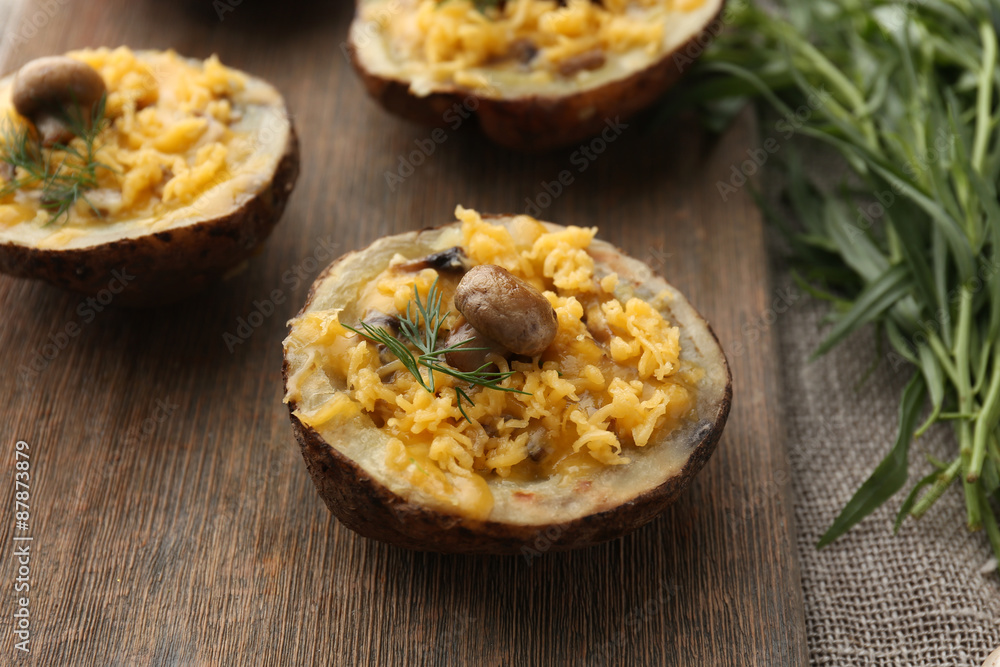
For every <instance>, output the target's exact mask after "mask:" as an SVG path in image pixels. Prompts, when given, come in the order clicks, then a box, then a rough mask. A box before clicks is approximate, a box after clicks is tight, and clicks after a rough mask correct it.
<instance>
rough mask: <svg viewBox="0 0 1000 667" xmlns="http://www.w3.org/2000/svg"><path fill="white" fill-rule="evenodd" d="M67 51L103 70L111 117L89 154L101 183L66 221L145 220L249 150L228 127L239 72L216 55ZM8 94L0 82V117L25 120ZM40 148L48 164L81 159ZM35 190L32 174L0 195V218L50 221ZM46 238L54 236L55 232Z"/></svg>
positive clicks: (199, 188)
mask: <svg viewBox="0 0 1000 667" xmlns="http://www.w3.org/2000/svg"><path fill="white" fill-rule="evenodd" d="M67 55H68V56H69V57H71V58H75V59H77V60H80V61H82V62H85V63H87V64H88V65H90V66H91V67H93V68H94V69H95V70H96V71H97V72H98V73H99V74H100V75H101V77H102V78H103V79H104V82H105V84H106V86H107V88H108V93H107V100H106V112H105V115H106V118H107V119H108V120H109V121H110V123H109V126H108V128H107V129H106V130H105V131H104V132H102V133H101V135H100V136H99V137H98V138H97V141H96V146H97V148H98V150H97V153H96V159H97V161H98V162H100V163H101V164H102V165H104V167H102V168H99V169H98V170H97V176H98V188H96V189H94V190H91V191H89V192H87V193H86V200H84V199H80V200H78V201H77V202H76V205H75V207H74V208H73V209H72V210H71V212H70V217H69V219H68V220H67V221H66V224H65V225H64V226H65V227H69V228H75V227H78V228H87V227H92V226H95V225H108V224H113V223H115V222H119V221H122V220H139V219H145V220H147V221H148V224H149V225H151V226H152V225H154V224H155V221H156V220H158V219H160V218H162V216H164V215H165V214H166V213H168V212H171V211H175V210H177V209H179V208H181V207H184V206H187V205H189V204H191V203H192V202H193V201H195V200H196V199H197V198H198V197H199V196H200V195H202V194H203V193H204V192H206V191H207V190H208V189H210V188H212V187H213V186H215V185H217V184H219V183H221V182H224V181H226V180H227V179H228V178H230V177H231V175H232V173H233V172H234V171H235V170H237V168H238V165H240V164H241V163H242V162H243V161H245V160H246V159H247V157H248V156H249V155H250V154H251V152H252V150H253V148H252V146H251V143H252V142H251V141H250V137H249V136H248V134H247V133H246V132H245V131H239V130H234V129H233V127H232V126H233V125H234V123H236V122H238V121H239V120H240V118H241V110H240V109H237V108H235V107H234V104H233V102H232V98H233V96H234V95H237V94H238V93H240V92H241V91H243V90H244V88H245V84H246V78H245V76H244V75H243V74H241V73H240V72H237V71H235V70H232V69H229V68H227V67H225V66H223V65H222V64H221V63H220V62H219V60H218V58H216V57H215V56H212V57H210V58H209V59H208V60H206V61H204V62H198V61H191V60H187V59H184V58H181V57H180V56H178V55H177V54H176V53H174V52H173V51H167V52H164V53H157V54H153V55H150V54H143V57H140V55H139V54H136V53H133V52H132V51H131V50H130V49H128V48H126V47H121V48H117V49H114V50H109V49H97V50H83V51H74V52H71V53H69V54H67ZM9 93H10V91H9V90H3V91H0V123H6V124H10V125H12V126H14V127H17V126H21V125H23V124H24V123H26V122H27V121H26V120H24V119H23V118H21V117H20V116H18V115H17V112H16V111H14V109H13V108H12V106H11V103H10V94H9ZM70 147H71V148H72V149H75V150H77V151H81V150H82V149H83V148H84V143H83V141H82V140H81V139H79V138H76V139H73V141H71V142H70ZM45 153H46V154H47V157H48V159H49V160H50V161H51V163H52V164H59V163H60V162H62V161H64V160H65V161H68V162H69V163H79V160H78V159H77V158H75V157H74V156H73V155H70V154H68V153H67V152H65V151H58V150H51V151H50V150H48V149H46V150H45ZM24 176H25V174H24V173H23V172H21V171H20V170H18V172H17V173H16V174H15V177H16V178H22V177H24ZM0 187H2V179H0ZM40 197H41V184H40V183H37V182H36V183H29V184H27V185H25V186H23V187H21V188H20V189H18V190H16V191H14V192H12V193H10V194H8V195H7V196H6V197H3V198H2V199H0V227H10V226H13V225H17V224H20V223H24V222H33V223H35V224H38V225H44V224H45V223H47V222H49V220H50V218H51V216H50V214H49V213H48V212H47V211H45V210H44V209H43V208H42V207H41V205H40ZM98 212H99V214H100V215H98ZM49 242H50V244H52V245H60V243H59V237H58V236H53V237H52V238H51V239H49Z"/></svg>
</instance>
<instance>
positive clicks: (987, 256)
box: [686, 0, 1000, 558]
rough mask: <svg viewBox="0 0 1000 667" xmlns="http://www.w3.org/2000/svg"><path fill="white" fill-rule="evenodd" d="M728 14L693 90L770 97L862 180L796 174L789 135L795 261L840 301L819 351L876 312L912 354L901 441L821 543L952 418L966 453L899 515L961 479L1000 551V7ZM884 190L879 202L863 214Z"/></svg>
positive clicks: (980, 524)
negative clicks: (839, 184) (823, 181)
mask: <svg viewBox="0 0 1000 667" xmlns="http://www.w3.org/2000/svg"><path fill="white" fill-rule="evenodd" d="M726 19H727V20H728V22H729V23H730V26H729V30H728V31H727V32H725V33H724V34H723V36H722V37H721V38H720V39H719V40H717V42H716V44H715V46H714V47H713V48H711V49H710V50H709V52H708V53H706V54H705V57H704V58H703V59H702V61H701V64H700V66H699V69H698V71H699V73H698V74H697V75H695V76H694V77H693V79H692V81H691V85H690V87H688V89H687V91H686V95H687V100H688V101H690V100H694V101H695V102H698V103H701V104H703V105H705V106H706V108H712V109H716V110H718V109H721V108H730V109H731V108H733V104H732V102H733V99H734V98H739V97H741V96H748V95H749V96H758V97H759V98H760V99H761V100H763V101H764V102H766V103H767V104H768V105H769V106H770V107H772V108H773V109H774V110H776V111H777V113H778V114H780V115H781V116H782V117H784V119H785V120H786V123H787V124H788V125H789V126H790V127H795V128H797V132H798V133H799V134H801V135H804V136H806V137H810V138H812V139H815V140H819V141H822V142H825V143H826V144H828V145H829V146H831V147H833V149H835V150H836V151H837V152H838V153H839V154H840V155H841V156H842V157H843V158H844V161H845V163H846V166H847V171H848V173H849V174H850V179H849V181H847V182H850V183H851V187H848V186H846V185H845V186H844V187H843V188H842V189H841V190H840V191H839V192H835V193H827V192H824V191H823V190H821V189H820V188H819V187H817V186H816V185H815V184H813V183H812V182H810V181H809V180H807V179H806V178H805V177H803V176H802V170H801V165H800V164H799V163H798V160H797V158H796V157H795V152H794V146H793V145H789V146H787V147H785V148H783V152H782V155H785V156H788V157H789V158H791V159H786V160H785V161H784V163H783V174H784V177H785V179H786V182H787V184H788V187H787V193H786V194H787V200H788V204H789V206H790V208H791V210H792V212H793V213H794V217H795V219H796V220H797V221H798V223H799V225H800V226H799V227H797V228H795V229H791V228H789V227H787V226H786V229H788V230H789V239H790V241H791V247H792V250H793V255H794V258H793V259H794V261H796V262H798V264H799V265H800V266H801V267H803V268H802V275H804V276H805V279H806V281H807V282H808V283H809V289H810V290H811V292H812V293H813V294H815V295H818V296H821V297H823V298H827V299H829V300H830V301H831V302H833V304H834V306H835V308H834V312H833V315H832V320H833V326H832V328H831V330H830V332H829V334H828V336H827V338H826V339H825V340H824V341H823V343H822V344H821V345H820V348H819V349H818V350H817V354H822V353H824V352H826V351H827V350H829V349H831V348H832V347H833V346H835V345H836V344H837V343H839V342H841V341H843V340H844V339H845V338H846V337H847V336H848V335H849V334H850V333H852V332H853V331H855V330H857V329H858V328H860V327H862V326H865V325H867V324H871V323H874V324H875V325H876V326H877V327H878V328H879V329H880V330H881V331H882V332H884V333H885V336H886V338H887V339H888V341H889V342H890V344H891V346H892V352H891V353H890V354H891V355H892V358H893V359H897V360H905V361H907V362H909V363H910V364H912V365H913V367H914V372H913V376H912V379H911V380H910V382H909V384H908V385H907V387H906V389H905V390H904V392H903V395H902V400H901V405H900V427H899V435H898V438H897V440H896V442H895V444H894V445H893V447H892V450H891V451H890V453H889V455H888V456H887V457H886V458H885V459H884V460H883V461H882V462H881V463H880V464H879V465H878V467H877V468H876V469H875V472H874V473H873V474H872V476H871V477H870V478H869V479H868V480H867V481H866V482H865V483H864V485H863V486H862V487H861V488H860V489H859V490H858V492H857V493H856V494H855V496H854V497H853V498H852V499H851V501H850V502H849V503H848V505H847V507H845V508H844V510H843V511H842V513H841V514H840V516H838V517H837V519H836V521H835V522H834V524H833V525H832V526H831V527H830V529H829V530H828V531H827V533H826V534H825V535H824V536H823V537H822V539H821V540H820V546H823V545H825V544H828V543H829V542H831V541H833V540H834V539H836V538H837V537H839V536H840V535H842V534H844V533H845V532H846V531H848V530H849V529H850V528H851V527H852V526H854V525H855V524H856V523H857V522H858V521H860V520H861V519H862V518H864V517H865V516H867V515H868V514H869V513H871V512H872V511H873V510H874V509H875V508H876V507H878V506H879V505H881V504H882V503H884V502H885V501H886V500H887V499H888V498H889V497H891V496H892V495H893V494H895V493H896V492H897V491H899V490H900V489H902V488H903V487H904V485H905V484H906V478H907V464H908V456H909V448H910V444H911V441H912V440H913V438H914V437H915V436H919V435H920V434H921V433H923V432H924V431H926V430H927V428H928V427H930V426H931V425H932V424H934V423H937V422H940V421H949V422H951V424H953V426H954V429H955V432H956V435H957V441H958V449H957V451H956V453H955V455H954V457H953V458H952V459H951V460H950V461H944V462H933V461H932V463H933V464H934V465H935V467H936V468H937V469H936V470H935V471H934V472H933V473H931V474H930V475H928V476H927V477H925V478H924V479H922V480H920V481H919V482H918V483H917V484H916V485H915V486H914V487H913V488H912V490H911V492H910V494H909V496H908V497H907V498H906V500H905V501H904V502H903V504H902V507H901V509H900V511H899V515H898V518H897V521H896V528H897V529H898V528H899V525H900V523H901V522H902V521H903V519H904V518H905V517H906V516H907V515H911V516H914V517H920V516H921V515H923V514H924V513H925V512H926V511H927V510H928V508H929V507H930V506H931V505H932V504H933V503H934V502H935V501H936V500H937V499H938V498H939V497H941V495H942V494H943V493H944V492H945V491H946V490H947V489H948V487H949V486H951V485H953V484H955V483H957V484H959V485H960V486H961V487H962V492H963V493H964V494H965V501H966V508H967V523H968V527H969V528H970V529H971V530H978V529H985V531H986V534H987V536H988V538H989V541H990V543H991V545H992V547H993V550H994V552H995V553H996V554H997V556H998V558H1000V529H998V525H997V516H998V513H997V512H998V510H997V501H998V500H1000V490H998V489H1000V444H998V439H1000V429H998V422H1000V204H998V199H997V182H998V178H1000V104H998V101H1000V94H998V91H1000V71H998V68H997V42H998V38H997V29H998V25H1000V3H998V0H913V1H907V2H898V1H897V2H893V1H889V0H838V1H836V2H831V1H828V0H819V1H811V2H803V3H799V2H788V3H787V4H786V5H785V6H783V7H781V8H780V9H779V11H778V12H777V13H768V12H766V11H764V10H761V9H759V8H756V7H754V6H752V5H748V4H743V5H737V6H735V8H731V9H730V10H729V13H727V14H726ZM817 100H819V103H817V102H816V101H817ZM803 110H805V111H804V112H803ZM857 183H860V184H861V186H860V187H856V186H855V184H857ZM876 201H878V203H879V206H878V208H874V209H873V210H875V211H876V212H879V210H880V209H881V215H874V216H867V215H866V216H860V215H858V214H857V213H856V207H857V206H858V205H859V204H862V203H864V204H865V205H873V204H874V203H875V202H876ZM769 213H770V214H771V217H774V218H775V219H777V220H779V222H780V216H777V215H775V214H774V212H769ZM782 224H784V223H782ZM928 401H929V403H930V409H931V412H930V417H929V418H928V419H927V420H926V421H924V423H923V424H920V423H919V415H920V413H921V411H922V409H923V408H924V405H925V404H926V403H927V402H928Z"/></svg>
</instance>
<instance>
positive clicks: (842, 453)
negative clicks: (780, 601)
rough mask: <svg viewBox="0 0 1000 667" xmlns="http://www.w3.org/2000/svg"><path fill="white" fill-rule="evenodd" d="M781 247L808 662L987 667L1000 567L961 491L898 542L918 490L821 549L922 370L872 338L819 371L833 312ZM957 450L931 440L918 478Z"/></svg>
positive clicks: (782, 325)
mask: <svg viewBox="0 0 1000 667" xmlns="http://www.w3.org/2000/svg"><path fill="white" fill-rule="evenodd" d="M771 234H772V237H773V236H774V232H773V231H772V232H771ZM771 241H772V242H771V250H772V252H771V256H772V258H774V259H773V264H774V266H773V277H774V284H775V287H776V289H777V290H778V291H781V290H787V291H785V292H784V298H785V299H786V300H790V301H792V304H791V306H790V307H789V308H788V309H787V310H786V311H785V312H784V313H783V314H776V315H775V317H774V318H773V325H772V326H774V327H775V328H776V334H777V338H778V344H779V358H780V359H781V362H782V366H781V372H782V375H783V378H782V379H783V381H784V391H785V402H784V406H785V413H786V417H787V423H788V454H789V462H790V468H791V474H792V488H793V491H794V496H795V499H794V500H795V519H796V524H797V532H798V545H799V554H800V562H801V567H802V585H803V589H804V595H805V606H806V626H807V630H808V637H809V650H810V657H811V662H812V664H814V665H838V666H839V665H970V666H973V667H980V665H982V664H983V661H984V660H985V659H986V657H987V656H988V655H989V654H990V652H992V651H993V649H995V648H996V647H997V646H1000V575H998V574H997V572H995V571H992V572H986V568H987V567H988V566H989V565H991V564H992V563H990V562H989V561H990V560H991V558H990V556H991V553H992V552H991V550H990V547H989V544H988V543H987V540H986V537H985V536H984V535H983V534H982V533H981V532H980V533H978V534H970V533H969V532H968V531H967V530H966V529H965V510H964V497H963V494H962V492H961V489H960V487H958V486H957V485H956V486H955V487H953V488H952V489H950V490H949V492H948V493H946V494H945V496H944V497H943V498H941V500H939V501H938V503H937V504H936V505H935V506H934V507H933V508H932V509H931V511H930V512H928V514H927V515H925V516H924V517H923V518H922V519H920V520H919V521H916V520H912V519H910V520H908V521H907V522H906V523H905V524H904V526H903V528H902V529H901V530H900V531H899V534H898V535H895V536H894V535H893V534H892V521H893V519H894V518H895V514H896V511H897V509H898V508H899V505H900V503H902V501H903V499H904V497H905V493H906V492H908V490H909V487H907V488H906V490H905V491H903V492H900V494H898V496H897V497H894V498H893V499H892V500H891V501H890V502H889V503H888V504H887V505H886V506H883V507H882V508H880V509H879V510H877V511H876V512H875V513H874V514H873V515H871V516H870V517H869V518H868V519H866V520H865V521H863V522H862V523H861V524H860V525H859V526H857V527H856V528H855V529H854V530H852V531H851V532H850V533H848V534H847V535H846V536H844V537H842V538H841V539H840V540H838V541H837V542H835V543H834V544H832V545H830V546H828V547H826V548H825V549H823V550H822V551H817V550H816V548H815V544H816V542H817V540H818V539H819V537H820V536H821V535H822V534H823V533H824V532H825V531H826V529H827V528H828V527H829V525H830V523H831V522H832V521H833V520H834V518H835V517H836V516H837V514H838V513H839V511H840V509H841V508H842V507H843V506H844V504H845V503H846V502H847V501H848V499H850V497H851V495H852V494H853V493H854V491H855V490H856V489H857V488H858V487H859V486H860V485H861V483H862V482H864V481H865V479H867V477H868V475H869V474H870V473H871V471H872V470H873V468H874V467H875V465H876V464H877V463H878V461H880V460H881V458H882V457H883V456H884V455H885V454H886V453H887V452H888V451H889V448H890V447H891V445H892V442H893V439H894V438H895V434H896V427H897V409H898V401H899V395H900V391H901V390H902V388H903V385H904V384H905V383H906V381H907V380H908V379H909V374H910V372H911V368H910V367H909V366H907V365H903V366H899V367H898V368H895V369H894V368H893V365H892V362H891V361H890V360H889V359H888V358H887V357H886V356H885V355H884V354H883V355H882V356H881V357H880V356H879V351H878V349H877V347H876V344H875V340H874V334H873V332H872V331H871V330H870V329H869V330H867V331H863V332H859V333H858V334H856V335H855V336H854V337H853V338H851V339H850V340H848V341H847V342H846V344H844V345H842V346H840V347H838V348H837V349H835V350H834V351H833V352H832V353H830V354H828V355H827V356H826V357H824V358H821V359H819V360H816V361H813V362H809V361H808V358H809V356H810V354H811V353H812V351H813V350H814V349H815V348H816V346H817V344H818V343H819V342H820V338H821V334H822V332H823V331H825V330H826V328H827V326H828V325H826V324H825V323H824V322H823V317H824V315H825V314H826V312H827V306H826V304H823V303H821V302H818V301H816V300H814V299H813V298H811V297H809V296H808V295H806V294H804V293H802V292H801V290H798V289H797V288H796V287H794V283H793V281H792V280H791V278H790V276H789V273H788V271H787V270H786V269H785V267H784V265H783V261H782V259H781V257H782V255H783V249H782V248H781V244H780V241H779V240H777V239H776V238H772V239H771ZM767 319H769V320H770V319H772V318H767ZM873 364H877V366H876V368H875V370H874V372H872V374H871V375H870V376H869V377H868V379H867V380H865V381H862V378H864V377H865V374H866V373H867V372H868V371H869V370H870V369H871V367H872V366H873ZM955 447H956V445H955V441H954V438H953V434H952V431H951V429H950V428H949V427H948V426H938V427H935V428H934V429H933V430H932V431H930V432H928V433H927V434H926V435H925V436H924V437H922V438H920V439H919V440H918V441H917V442H915V443H914V445H913V448H912V450H911V454H910V482H911V483H912V482H914V481H916V480H918V479H920V477H922V476H924V475H926V474H928V473H929V472H930V471H931V470H932V467H931V465H930V464H929V463H928V462H927V460H926V459H925V455H926V454H928V453H929V454H932V455H935V456H937V457H938V458H940V459H947V460H951V458H953V456H954V452H955Z"/></svg>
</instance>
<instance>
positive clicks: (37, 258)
mask: <svg viewBox="0 0 1000 667" xmlns="http://www.w3.org/2000/svg"><path fill="white" fill-rule="evenodd" d="M298 174H299V141H298V137H297V136H296V133H295V127H294V126H290V131H289V135H288V141H287V143H286V145H285V151H284V154H283V156H282V158H281V160H280V161H279V162H278V165H277V167H276V169H275V173H274V177H273V179H272V180H271V183H270V185H269V186H268V187H267V188H265V189H264V190H262V191H261V192H260V193H258V194H257V195H256V196H254V197H253V198H252V199H250V200H249V201H247V202H246V203H245V204H243V206H241V207H240V208H238V209H237V210H235V211H232V212H230V213H228V214H227V215H224V216H222V217H220V218H215V219H212V220H205V221H202V222H199V223H196V224H193V225H186V226H183V227H178V228H175V229H170V230H167V231H163V232H157V233H151V234H147V235H145V236H140V237H136V238H128V239H119V240H117V241H113V242H111V243H104V244H101V245H98V246H92V247H88V248H78V249H70V250H59V249H42V248H35V247H31V246H25V245H20V244H15V243H0V272H3V273H7V274H9V275H13V276H18V277H22V278H37V279H39V280H44V281H45V282H47V283H50V284H52V285H56V286H57V287H63V288H65V289H69V290H72V291H74V292H81V293H83V294H89V295H92V296H93V295H97V294H98V293H100V292H101V291H102V290H107V289H108V285H109V281H111V279H112V276H113V274H112V272H113V271H120V272H123V273H126V274H128V275H130V276H135V277H134V279H132V280H129V281H128V282H127V284H126V285H125V288H124V290H123V291H122V292H121V293H120V294H116V295H115V296H114V303H116V304H118V305H122V306H155V305H160V304H164V303H169V302H172V301H177V300H180V299H183V298H184V297H186V296H189V295H191V294H193V293H195V292H198V291H201V290H202V289H204V288H205V287H207V286H208V285H209V284H211V283H213V282H215V281H217V280H218V279H219V278H221V277H222V276H223V275H225V274H226V273H227V272H228V271H230V270H231V269H233V268H234V267H236V266H238V265H239V264H240V262H243V261H244V260H246V259H247V258H248V257H250V255H252V254H253V252H254V250H255V249H256V248H257V247H258V246H259V245H260V244H261V243H263V242H264V240H265V239H266V238H267V237H268V235H270V233H271V230H272V229H274V226H275V225H276V224H277V223H278V220H279V219H280V218H281V214H282V213H283V212H284V210H285V204H286V203H287V202H288V197H289V196H290V195H291V192H292V189H293V188H294V186H295V181H296V179H297V178H298Z"/></svg>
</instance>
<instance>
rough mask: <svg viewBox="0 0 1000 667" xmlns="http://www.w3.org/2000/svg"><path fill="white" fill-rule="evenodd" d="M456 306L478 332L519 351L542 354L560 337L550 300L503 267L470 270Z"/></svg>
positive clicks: (460, 285) (457, 289)
mask: <svg viewBox="0 0 1000 667" xmlns="http://www.w3.org/2000/svg"><path fill="white" fill-rule="evenodd" d="M455 308H457V309H458V311H459V312H460V313H462V315H464V316H465V319H466V320H468V321H469V324H471V325H472V326H473V327H474V328H475V329H476V331H478V332H479V333H481V334H483V335H484V336H486V337H487V338H490V339H492V340H494V341H496V342H497V343H499V344H500V345H503V346H504V347H505V348H507V349H508V350H510V351H511V352H514V353H515V354H523V355H525V356H528V357H535V356H538V355H539V354H541V353H542V352H543V351H544V350H545V348H547V347H548V346H549V345H550V344H551V343H552V341H553V339H554V338H555V337H556V330H557V328H558V320H557V319H556V311H555V310H553V308H552V306H551V305H550V304H549V302H548V300H547V299H546V298H545V297H544V296H543V295H542V293H541V292H539V291H538V290H537V289H535V288H534V287H532V286H531V285H529V284H528V283H526V282H524V281H523V280H521V279H520V278H518V277H517V276H515V275H513V274H512V273H511V272H510V271H508V270H507V269H505V268H503V267H500V266H495V265H493V264H482V265H479V266H474V267H472V268H471V269H469V271H468V273H466V274H465V276H463V277H462V280H461V282H459V283H458V287H457V288H456V289H455Z"/></svg>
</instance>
